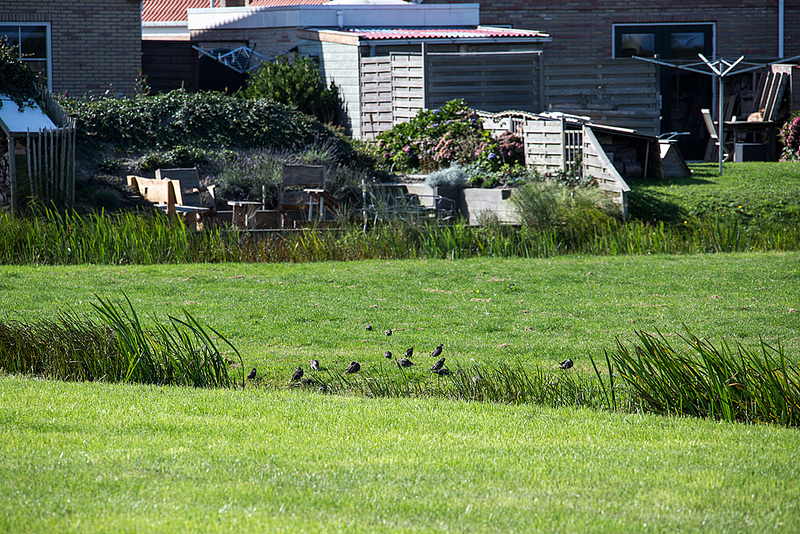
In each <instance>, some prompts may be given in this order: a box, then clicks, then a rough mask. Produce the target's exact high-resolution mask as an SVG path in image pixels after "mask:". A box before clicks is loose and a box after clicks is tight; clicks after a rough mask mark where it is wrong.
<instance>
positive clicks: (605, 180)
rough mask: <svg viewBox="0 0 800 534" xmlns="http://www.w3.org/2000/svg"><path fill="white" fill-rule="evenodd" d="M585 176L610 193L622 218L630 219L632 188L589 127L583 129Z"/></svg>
mask: <svg viewBox="0 0 800 534" xmlns="http://www.w3.org/2000/svg"><path fill="white" fill-rule="evenodd" d="M583 175H584V176H592V177H594V178H595V179H596V180H597V182H598V184H597V185H598V187H599V188H600V189H602V190H603V191H606V192H608V193H609V195H611V198H612V199H613V200H614V202H615V203H616V204H617V205H618V206H619V207H620V211H621V213H622V216H623V217H624V218H626V219H627V218H628V191H630V187H629V186H628V184H627V183H626V182H625V180H624V179H623V178H622V176H620V174H619V173H618V172H617V169H616V168H615V167H614V164H613V163H612V162H611V160H610V159H608V156H607V155H606V152H605V150H603V146H602V145H601V144H600V141H598V140H597V137H595V135H594V133H593V132H592V129H591V128H590V127H588V126H584V127H583Z"/></svg>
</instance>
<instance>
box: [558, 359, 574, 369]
mask: <svg viewBox="0 0 800 534" xmlns="http://www.w3.org/2000/svg"><path fill="white" fill-rule="evenodd" d="M574 363H575V362H573V361H572V360H571V359H569V358H567V359H566V360H564V361H563V362H561V363H559V364H558V365H559V367H561V368H562V369H569V368H570V367H572V366H573V365H574Z"/></svg>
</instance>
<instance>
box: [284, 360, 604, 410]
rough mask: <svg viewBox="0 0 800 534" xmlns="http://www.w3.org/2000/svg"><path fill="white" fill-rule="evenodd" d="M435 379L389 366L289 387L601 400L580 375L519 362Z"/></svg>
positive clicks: (598, 403) (458, 370)
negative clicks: (530, 367)
mask: <svg viewBox="0 0 800 534" xmlns="http://www.w3.org/2000/svg"><path fill="white" fill-rule="evenodd" d="M448 371H449V374H447V375H444V376H441V375H438V374H436V373H433V372H430V371H428V370H423V369H408V370H406V369H403V368H400V367H397V366H395V365H394V364H392V363H389V364H386V365H379V366H377V367H375V368H372V369H370V370H369V372H362V373H359V374H357V375H347V374H345V373H343V372H341V371H338V370H335V369H326V370H325V371H324V372H320V373H318V374H316V375H314V377H313V378H310V379H306V381H305V383H304V384H302V383H300V384H295V385H297V386H305V387H311V388H313V389H316V390H318V391H320V392H324V393H334V394H351V395H363V396H366V397H376V398H379V397H383V398H396V397H446V398H451V399H460V400H470V401H477V402H498V403H505V404H539V405H546V406H554V407H557V406H589V407H594V408H601V407H603V406H604V400H605V396H604V394H603V392H602V390H601V388H600V387H599V385H598V383H597V382H595V381H593V380H591V379H590V378H589V377H587V376H584V375H582V374H576V373H572V372H566V371H562V370H558V369H552V370H550V369H545V368H542V367H535V368H533V369H526V368H525V367H523V366H522V364H519V363H517V364H513V365H512V364H506V363H501V364H500V365H497V366H487V365H480V364H472V365H468V366H461V365H458V366H455V367H453V368H452V369H448Z"/></svg>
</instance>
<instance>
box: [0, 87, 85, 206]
mask: <svg viewBox="0 0 800 534" xmlns="http://www.w3.org/2000/svg"><path fill="white" fill-rule="evenodd" d="M39 102H40V104H41V106H42V111H44V112H45V114H46V115H47V116H48V117H49V118H50V120H52V121H53V123H54V124H55V125H56V126H57V128H56V129H48V130H39V131H33V132H32V131H27V132H25V134H24V140H25V154H24V155H25V157H24V158H22V159H20V158H17V157H16V155H14V156H15V157H14V160H15V163H16V164H15V165H12V168H11V174H12V175H11V205H12V208H13V209H14V210H18V209H19V208H20V207H21V206H22V204H23V202H24V201H25V200H26V199H36V200H37V201H39V202H40V203H42V204H44V205H47V206H53V205H55V206H57V207H59V208H71V207H72V206H73V204H74V202H75V137H76V127H75V121H74V119H72V117H70V116H69V115H67V113H65V112H64V111H63V110H62V109H61V107H60V106H59V105H58V102H56V101H55V99H54V98H53V97H52V95H51V94H50V93H49V92H48V91H44V92H42V94H41V96H40V99H39ZM16 138H17V139H22V136H21V135H17V136H16ZM23 165H24V172H21V171H23V169H22V168H20V167H21V166H23Z"/></svg>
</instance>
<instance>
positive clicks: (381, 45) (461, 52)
mask: <svg viewBox="0 0 800 534" xmlns="http://www.w3.org/2000/svg"><path fill="white" fill-rule="evenodd" d="M298 37H299V41H298V43H299V44H298V52H299V53H300V54H303V55H307V56H311V57H315V58H318V60H319V63H320V67H321V69H322V72H323V75H324V76H325V79H326V81H327V82H331V81H333V82H335V83H336V85H337V86H338V87H339V90H340V94H341V95H342V97H343V99H344V102H345V113H346V121H347V125H348V127H349V130H350V132H351V135H352V136H353V137H355V138H359V139H374V138H375V136H376V135H377V134H379V133H380V132H383V131H386V130H388V129H390V128H391V127H392V125H393V124H396V123H398V122H403V121H406V120H409V119H410V118H412V117H414V116H415V115H416V114H417V112H419V111H420V110H421V109H435V108H437V107H438V106H440V105H442V104H444V103H445V102H447V101H449V100H453V99H456V98H463V99H464V100H465V101H466V102H467V104H468V105H469V106H470V107H473V108H476V109H485V110H489V111H501V110H503V109H508V108H509V106H513V107H514V108H517V109H522V110H528V111H538V110H540V109H541V108H542V106H543V105H544V102H543V100H542V94H541V87H542V80H541V77H542V75H543V72H542V70H541V54H542V43H545V42H547V41H549V40H550V37H549V36H548V35H547V34H545V33H542V32H538V31H534V30H519V29H510V28H493V27H484V26H478V27H472V28H421V29H391V28H390V29H386V28H376V29H341V30H331V29H305V30H300V31H299V32H298Z"/></svg>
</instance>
